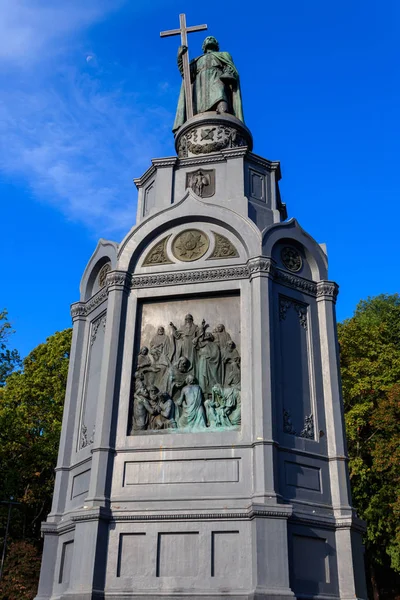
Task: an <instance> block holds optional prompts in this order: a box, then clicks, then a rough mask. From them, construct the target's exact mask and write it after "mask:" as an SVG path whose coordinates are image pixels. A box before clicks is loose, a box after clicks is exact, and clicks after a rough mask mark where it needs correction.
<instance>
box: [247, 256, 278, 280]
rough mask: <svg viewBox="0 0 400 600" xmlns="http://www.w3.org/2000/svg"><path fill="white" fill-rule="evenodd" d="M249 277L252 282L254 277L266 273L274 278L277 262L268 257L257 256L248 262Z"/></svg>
mask: <svg viewBox="0 0 400 600" xmlns="http://www.w3.org/2000/svg"><path fill="white" fill-rule="evenodd" d="M247 269H248V276H249V278H250V280H251V279H252V277H253V276H254V275H258V274H260V273H266V274H267V275H269V276H271V277H273V276H274V273H275V261H274V260H273V259H272V258H268V257H267V256H256V257H254V258H250V259H249V260H248V261H247Z"/></svg>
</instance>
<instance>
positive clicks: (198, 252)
mask: <svg viewBox="0 0 400 600" xmlns="http://www.w3.org/2000/svg"><path fill="white" fill-rule="evenodd" d="M209 245H210V240H209V239H208V236H207V235H206V234H205V233H204V232H203V231H200V230H199V229H186V231H182V233H179V234H178V235H177V236H176V238H175V239H174V240H173V242H172V253H173V255H174V256H175V257H176V258H177V259H178V260H183V261H185V262H190V261H193V260H198V259H199V258H201V257H202V256H204V254H205V253H206V252H207V250H208V248H209Z"/></svg>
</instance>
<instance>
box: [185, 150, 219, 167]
mask: <svg viewBox="0 0 400 600" xmlns="http://www.w3.org/2000/svg"><path fill="white" fill-rule="evenodd" d="M178 161H179V162H178V166H179V167H191V166H192V165H204V164H209V163H220V162H226V157H225V156H224V155H223V154H222V153H221V152H214V153H213V154H209V155H206V156H190V157H188V158H179V159H178Z"/></svg>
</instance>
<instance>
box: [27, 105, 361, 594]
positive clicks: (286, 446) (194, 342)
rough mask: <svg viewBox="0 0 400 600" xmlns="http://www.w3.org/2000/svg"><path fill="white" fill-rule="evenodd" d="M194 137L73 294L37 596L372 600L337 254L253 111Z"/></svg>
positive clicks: (208, 119) (192, 132)
mask: <svg viewBox="0 0 400 600" xmlns="http://www.w3.org/2000/svg"><path fill="white" fill-rule="evenodd" d="M176 148H177V153H178V157H168V158H159V159H155V160H153V161H152V165H151V167H150V168H149V169H148V170H147V171H146V173H145V174H144V175H143V176H142V177H140V178H138V179H136V180H135V183H136V185H137V188H138V191H139V194H138V214H137V224H136V226H135V227H133V228H132V230H131V231H129V233H128V234H127V235H126V237H125V238H124V240H122V242H121V243H120V244H119V245H117V244H116V243H114V242H108V241H105V240H100V242H99V244H98V247H97V249H96V250H95V252H94V254H93V256H92V258H91V259H90V261H89V263H88V266H87V268H86V270H85V273H84V275H83V278H82V282H81V297H80V300H79V302H77V303H75V304H73V305H72V315H73V319H74V338H73V340H74V341H73V349H72V354H71V364H70V373H69V381H68V389H67V396H66V403H65V412H64V421H63V430H62V436H61V443H60V453H59V458H58V464H57V469H56V472H57V475H56V485H55V494H54V503H53V509H52V512H51V514H50V515H49V516H48V519H47V522H46V523H45V524H44V525H43V534H44V536H45V547H44V555H43V556H44V558H43V566H42V575H41V580H40V587H39V591H38V596H37V598H38V599H40V600H50V599H51V600H55V599H67V598H68V599H70V600H72V599H76V600H78V599H79V600H81V599H89V598H98V599H100V598H102V599H114V600H117V599H118V600H122V599H124V600H128V599H132V600H133V599H139V598H163V599H164V600H166V599H172V598H181V599H183V598H191V599H196V598H197V599H199V600H200V599H201V600H205V599H208V600H214V599H215V600H216V599H217V598H221V597H226V598H232V599H237V600H239V599H241V600H244V599H248V600H250V599H252V600H255V599H257V600H261V599H268V600H277V599H278V598H279V599H280V600H283V599H284V598H286V599H287V600H289V599H291V598H294V597H297V598H321V599H327V598H330V599H332V600H333V599H337V600H339V599H341V600H345V599H346V600H347V599H350V598H366V592H365V584H364V576H363V565H362V548H361V537H360V536H361V532H362V531H363V524H362V523H361V522H360V521H359V520H358V519H357V518H356V517H355V516H354V514H353V511H352V508H351V500H350V489H349V482H348V475H347V465H346V463H347V457H346V448H345V439H344V427H343V414H342V412H343V411H342V400H341V397H340V385H339V371H338V350H337V340H336V328H335V300H336V295H337V286H336V284H335V283H333V282H331V281H329V279H328V273H327V256H326V252H325V250H324V247H323V246H321V245H319V244H318V243H316V242H315V241H314V240H313V239H312V238H311V237H310V236H309V235H308V234H307V233H306V232H305V231H303V229H302V228H301V227H300V225H299V224H298V223H297V221H296V220H294V219H290V220H289V221H285V219H286V207H285V205H284V204H283V203H282V201H281V199H280V195H279V188H278V181H279V178H280V167H279V163H278V162H275V161H269V160H266V159H264V158H262V157H260V156H257V155H256V154H253V153H252V151H251V150H252V139H251V134H250V132H249V131H248V130H247V128H246V127H245V126H244V125H243V123H241V122H240V121H238V120H237V119H235V118H234V117H232V116H229V115H216V114H208V113H206V114H205V115H197V116H196V117H194V118H193V119H191V120H190V121H188V122H187V123H185V125H184V126H183V127H182V128H181V129H180V130H179V131H178V132H177V135H176ZM203 320H204V322H203ZM208 334H211V337H210V335H208ZM155 388H156V389H155Z"/></svg>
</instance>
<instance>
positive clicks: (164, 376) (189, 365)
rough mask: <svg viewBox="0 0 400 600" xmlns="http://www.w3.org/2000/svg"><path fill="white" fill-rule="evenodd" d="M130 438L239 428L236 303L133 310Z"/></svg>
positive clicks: (220, 300) (230, 299) (223, 300)
mask: <svg viewBox="0 0 400 600" xmlns="http://www.w3.org/2000/svg"><path fill="white" fill-rule="evenodd" d="M138 329H139V336H137V342H136V348H135V356H134V384H133V390H132V411H131V412H132V416H131V423H130V427H129V432H130V433H131V434H134V435H137V434H143V433H148V432H153V433H154V432H157V431H164V432H165V431H168V432H170V433H172V432H177V431H204V430H210V429H211V430H221V429H234V428H238V427H239V426H240V424H241V386H240V298H239V296H238V295H235V296H234V295H230V296H223V297H222V296H218V297H204V298H197V299H188V300H176V301H166V302H144V303H143V304H142V305H141V306H140V307H139V310H138Z"/></svg>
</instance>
